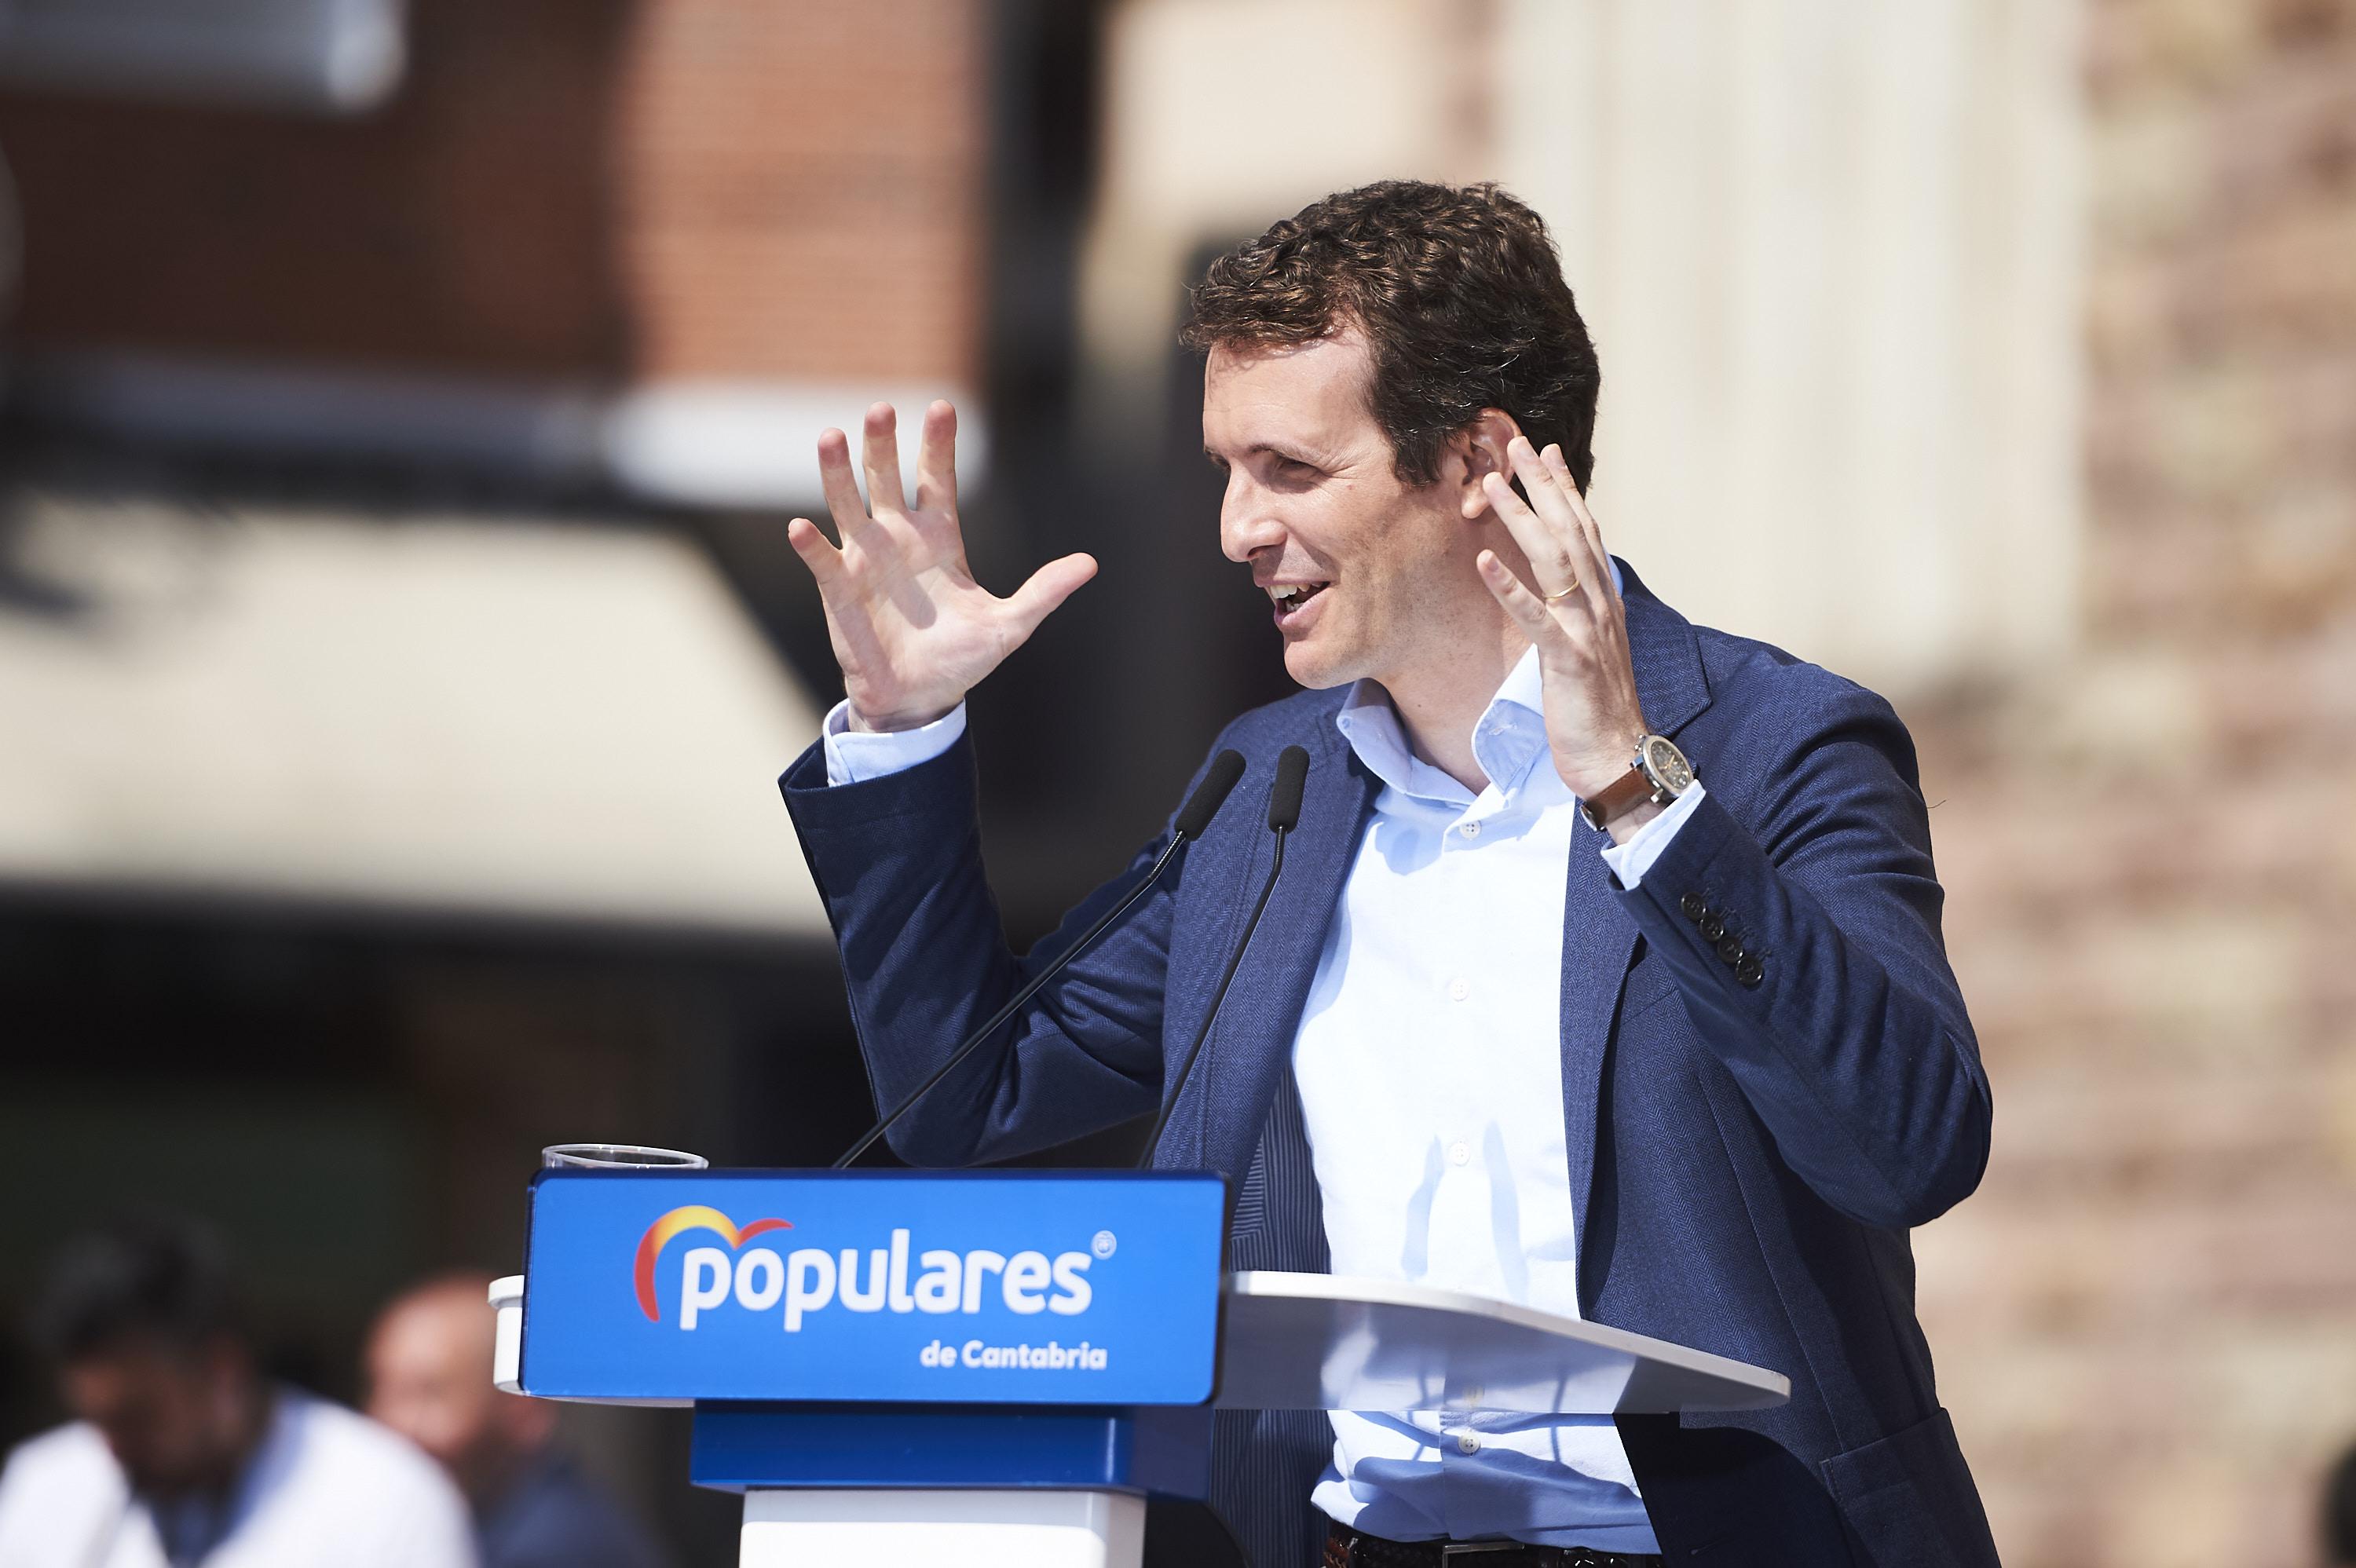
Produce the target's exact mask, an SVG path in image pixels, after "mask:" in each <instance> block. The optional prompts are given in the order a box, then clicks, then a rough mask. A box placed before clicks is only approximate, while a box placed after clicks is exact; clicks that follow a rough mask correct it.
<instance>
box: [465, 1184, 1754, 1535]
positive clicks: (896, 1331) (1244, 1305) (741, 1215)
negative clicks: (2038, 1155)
mask: <svg viewBox="0 0 2356 1568" xmlns="http://www.w3.org/2000/svg"><path fill="white" fill-rule="evenodd" d="M1225 1232H1226V1186H1225V1183H1224V1182H1223V1181H1222V1180H1221V1179H1219V1178H1217V1177H1216V1176H1214V1175H1210V1174H1205V1173H1173V1172H1126V1171H1123V1172H1066V1171H958V1172H926V1171H897V1170H884V1171H729V1170H680V1171H668V1170H645V1171H640V1170H591V1169H551V1170H542V1171H541V1172H540V1173H539V1175H538V1177H537V1178H536V1179H534V1181H533V1184H532V1189H531V1221H530V1232H529V1243H528V1246H527V1250H526V1254H525V1272H524V1273H523V1274H522V1275H519V1276H513V1277H510V1278H508V1279H503V1280H500V1281H498V1283H497V1284H496V1285H493V1286H492V1290H491V1302H492V1306H493V1307H495V1309H496V1310H497V1312H498V1341H497V1342H498V1363H497V1366H496V1369H495V1371H494V1374H493V1375H494V1379H495V1381H497V1382H498V1386H499V1387H500V1388H502V1389H505V1390H507V1391H509V1392H514V1393H523V1394H530V1395H533V1396H536V1397H540V1398H547V1399H560V1400H577V1401H586V1402H592V1403H613V1404H648V1405H691V1406H693V1407H694V1410H695V1423H694V1452H693V1458H692V1462H691V1467H690V1474H691V1477H692V1478H693V1479H694V1480H695V1481H696V1482H697V1483H698V1484H699V1485H702V1486H709V1487H715V1488H724V1489H729V1490H734V1491H741V1492H742V1493H743V1494H744V1535H743V1545H742V1556H741V1558H740V1562H741V1563H742V1564H743V1565H744V1568H787V1564H792V1565H794V1568H809V1565H811V1564H822V1563H862V1562H902V1561H905V1562H919V1561H925V1560H926V1559H927V1558H929V1557H931V1556H933V1555H934V1554H936V1553H939V1554H942V1555H944V1556H948V1555H951V1554H953V1556H954V1559H955V1560H957V1561H959V1562H965V1563H978V1564H998V1563H1005V1564H1008V1565H1010V1568H1011V1565H1013V1564H1018V1563H1019V1564H1023V1565H1026V1568H1137V1565H1138V1563H1139V1562H1140V1560H1141V1553H1142V1551H1143V1541H1144V1530H1145V1499H1147V1498H1148V1497H1149V1496H1162V1497H1169V1498H1174V1499H1190V1500H1201V1499H1204V1498H1205V1496H1206V1494H1207V1492H1208V1488H1209V1467H1210V1428H1211V1416H1212V1412H1213V1411H1214V1410H1215V1409H1220V1408H1246V1409H1307V1410H1377V1411H1421V1410H1439V1409H1447V1410H1468V1411H1475V1410H1495V1411H1515V1412H1522V1413H1564V1414H1584V1415H1598V1414H1612V1413H1674V1412H1680V1411H1730V1410H1758V1409H1763V1408H1766V1407H1769V1406H1772V1405H1777V1404H1781V1403H1783V1402H1784V1401H1785V1400H1786V1399H1788V1398H1789V1397H1790V1393H1791V1385H1790V1382H1789V1381H1788V1380H1786V1379H1785V1378H1784V1377H1783V1376H1782V1375H1781V1374H1779V1373H1776V1372H1772V1371H1765V1370H1763V1369H1762V1368H1758V1367H1753V1366H1749V1365H1746V1364H1744V1363H1742V1362H1740V1361H1734V1360H1727V1359H1726V1358H1724V1357H1720V1356H1713V1355H1709V1354H1707V1353H1705V1352H1702V1351H1699V1350H1693V1349H1686V1348H1685V1347H1682V1346H1678V1345H1673V1344H1670V1343H1667V1342H1665V1341H1664V1340H1659V1339H1648V1338H1646V1337H1644V1336H1643V1335H1638V1334H1631V1333H1628V1332H1625V1331H1623V1330H1621V1329H1617V1328H1607V1327H1605V1326H1603V1325H1601V1324H1596V1323H1586V1322H1581V1321H1579V1320H1577V1319H1573V1318H1565V1317H1554V1316H1552V1315H1550V1314H1547V1313H1544V1312H1538V1311H1534V1310H1532V1309H1530V1308H1527V1307H1517V1306H1515V1305H1513V1304H1511V1303H1507V1302H1499V1301H1490V1300H1484V1299H1483V1298H1480V1297H1477V1296H1463V1295H1460V1294H1457V1293H1455V1292H1451V1291H1444V1290H1435V1289H1430V1288H1427V1287H1424V1286H1420V1285H1405V1284H1399V1283H1395V1282H1388V1281H1376V1280H1354V1279H1347V1278H1339V1277H1335V1276H1332V1275H1298V1274H1280V1273H1267V1272H1258V1273H1243V1274H1235V1275H1225V1276H1223V1275H1222V1274H1221V1269H1220V1252H1221V1245H1222V1243H1223V1240H1224V1237H1225Z"/></svg>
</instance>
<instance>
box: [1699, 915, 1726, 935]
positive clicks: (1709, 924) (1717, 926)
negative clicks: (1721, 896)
mask: <svg viewBox="0 0 2356 1568" xmlns="http://www.w3.org/2000/svg"><path fill="white" fill-rule="evenodd" d="M1725 934H1726V922H1724V921H1722V920H1720V919H1719V918H1718V916H1717V915H1716V914H1714V913H1713V912H1710V911H1708V910H1704V911H1702V912H1701V939H1702V940H1703V941H1704V942H1716V941H1717V940H1718V939H1719V937H1721V936H1724V935H1725Z"/></svg>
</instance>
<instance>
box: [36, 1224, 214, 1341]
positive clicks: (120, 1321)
mask: <svg viewBox="0 0 2356 1568" xmlns="http://www.w3.org/2000/svg"><path fill="white" fill-rule="evenodd" d="M30 1328H31V1329H32V1339H33V1341H34V1342H35V1343H36V1344H37V1345H38V1346H39V1347H40V1348H41V1349H43V1350H45V1351H47V1352H48V1354H50V1355H51V1356H54V1357H56V1358H57V1359H58V1360H61V1361H69V1362H70V1361H76V1360H80V1359H82V1358H83V1357H85V1356H90V1355H96V1354H101V1353H103V1352H104V1351H105V1350H107V1349H109V1348H110V1347H112V1346H114V1345H116V1344H119V1343H121V1342H122V1341H123V1340H125V1339H132V1338H134V1337H143V1336H147V1337H154V1338H155V1339H162V1340H164V1341H166V1343H168V1344H171V1345H173V1346H175V1347H176V1348H178V1349H196V1348H198V1347H199V1346H201V1345H203V1344H205V1343H206V1342H207V1341H209V1340H211V1339H215V1338H217V1337H220V1336H227V1337H229V1338H231V1339H239V1340H241V1341H242V1340H243V1339H244V1338H245V1319H244V1314H243V1312H242V1311H241V1304H240V1302H239V1299H238V1295H237V1290H236V1287H235V1285H234V1284H233V1283H232V1280H231V1277H230V1268H229V1263H228V1259H227V1256H226V1255H225V1253H223V1252H222V1250H221V1245H220V1241H219V1240H218V1239H217V1238H216V1237H215V1236H214V1235H213V1233H212V1232H210V1231H209V1230H207V1229H205V1228H204V1227H202V1226H200V1225H197V1224H194V1223H192V1222H189V1221H183V1220H180V1219H177V1218H175V1217H171V1216H166V1215H160V1214H137V1215H126V1216H123V1217H122V1218H120V1219H117V1220H115V1221H112V1222H110V1223H108V1224H105V1225H102V1226H100V1227H99V1228H97V1229H95V1230H91V1231H87V1232H82V1233H81V1234H80V1235H78V1236H76V1237H74V1238H73V1239H72V1240H70V1241H69V1242H68V1243H66V1245H65V1247H64V1249H63V1250H62V1251H61V1252H60V1253H59V1255H58V1257H57V1259H56V1261H55V1263H54V1264H52V1266H51V1268H50V1270H49V1274H48V1279H47V1280H46V1281H45V1282H44V1283H43V1285H42V1288H41V1291H40V1295H39V1296H38V1297H37V1299H36V1301H35V1303H34V1306H33V1312H32V1321H31V1324H30Z"/></svg>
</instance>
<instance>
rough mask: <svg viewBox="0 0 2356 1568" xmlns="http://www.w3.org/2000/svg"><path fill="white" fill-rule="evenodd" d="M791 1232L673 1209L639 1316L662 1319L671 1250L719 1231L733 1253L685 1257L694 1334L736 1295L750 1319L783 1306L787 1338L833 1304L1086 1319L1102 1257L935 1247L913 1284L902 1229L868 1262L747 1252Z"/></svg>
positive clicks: (800, 1250) (684, 1322)
mask: <svg viewBox="0 0 2356 1568" xmlns="http://www.w3.org/2000/svg"><path fill="white" fill-rule="evenodd" d="M791 1229H793V1225H792V1223H791V1222H790V1221H785V1220H755V1221H751V1222H750V1223H748V1224H745V1225H744V1226H742V1227H739V1226H738V1225H737V1224H736V1223H735V1222H734V1221H732V1220H730V1219H729V1218H728V1216H727V1215H725V1214H723V1213H722V1212H721V1211H719V1210H717V1209H713V1208H711V1207H708V1206H706V1205H704V1204H700V1203H699V1204H691V1205H689V1206H688V1207H686V1208H682V1209H673V1210H671V1211H669V1213H666V1214H664V1215H662V1216H661V1217H660V1218H659V1219H658V1220H656V1221H655V1222H654V1223H653V1224H651V1225H649V1226H648V1227H647V1230H646V1234H644V1235H642V1236H640V1237H639V1238H638V1246H637V1260H636V1265H635V1267H634V1268H633V1270H632V1277H633V1283H634V1284H635V1285H636V1286H637V1298H638V1310H639V1311H641V1312H643V1313H645V1314H646V1316H647V1321H648V1322H649V1323H659V1322H661V1321H662V1307H661V1305H660V1303H659V1300H658V1299H657V1296H656V1289H655V1275H656V1271H657V1269H658V1268H659V1266H660V1264H661V1260H662V1252H663V1249H664V1247H665V1246H667V1245H668V1244H669V1243H670V1242H672V1241H673V1240H675V1239H676V1238H678V1237H680V1236H681V1235H684V1234H686V1233H687V1232H690V1231H699V1230H702V1231H712V1232H716V1233H717V1234H718V1235H719V1236H720V1237H721V1238H722V1239H723V1241H725V1242H726V1243H728V1247H727V1249H726V1250H723V1249H722V1248H719V1247H712V1246H701V1247H690V1248H688V1249H687V1250H686V1251H685V1252H683V1253H680V1260H679V1261H680V1275H679V1318H678V1326H679V1327H680V1328H684V1329H692V1328H695V1326H696V1323H697V1321H698V1320H699V1319H700V1318H701V1317H702V1316H703V1314H705V1313H707V1312H709V1311H712V1309H713V1308H715V1307H724V1306H726V1305H727V1303H728V1301H729V1300H730V1298H731V1297H734V1300H735V1302H736V1304H737V1305H738V1306H739V1307H744V1309H746V1310H747V1311H751V1312H766V1311H768V1310H769V1309H771V1308H772V1307H776V1305H777V1304H778V1303H779V1302H780V1301H783V1302H784V1304H785V1328H786V1332H787V1333H789V1334H791V1333H798V1332H799V1331H800V1328H801V1326H802V1319H803V1317H805V1316H807V1315H808V1314H809V1313H812V1312H817V1311H819V1310H821V1309H822V1308H824V1307H829V1306H831V1305H835V1304H840V1305H841V1307H843V1308H844V1309H845V1310H846V1311H851V1312H883V1311H886V1310H888V1311H892V1312H929V1313H944V1312H962V1313H966V1314H974V1313H979V1312H980V1311H981V1310H982V1304H983V1301H984V1299H985V1298H986V1297H987V1298H991V1299H993V1300H995V1301H996V1302H999V1303H1001V1304H1003V1305H1004V1307H1006V1309H1007V1310H1008V1311H1010V1312H1012V1313H1016V1314H1019V1315H1023V1316H1026V1317H1027V1316H1029V1315H1031V1314H1033V1313H1038V1312H1053V1313H1057V1314H1060V1315H1063V1316H1066V1317H1071V1316H1074V1315H1076V1314H1078V1313H1082V1312H1086V1311H1087V1309H1088V1303H1089V1301H1090V1299H1091V1298H1092V1296H1093V1294H1094V1293H1093V1292H1092V1291H1091V1289H1090V1287H1089V1285H1088V1281H1087V1271H1088V1265H1089V1264H1091V1263H1092V1262H1094V1261H1095V1258H1093V1257H1091V1256H1090V1253H1087V1252H1066V1253H1056V1254H1055V1255H1054V1256H1053V1257H1050V1256H1049V1255H1048V1254H1047V1253H1044V1252H1040V1251H1029V1250H1026V1251H1021V1252H1017V1253H1012V1255H1010V1254H1008V1253H999V1252H992V1251H991V1250H990V1249H989V1248H986V1247H977V1248H973V1249H971V1250H969V1251H966V1252H951V1251H948V1250H947V1249H945V1248H939V1249H932V1250H928V1251H926V1252H922V1253H914V1261H915V1263H916V1265H917V1269H918V1271H919V1272H918V1273H917V1274H916V1278H915V1279H914V1280H913V1282H912V1281H911V1280H910V1278H909V1263H910V1260H911V1254H912V1250H913V1249H912V1247H911V1245H910V1242H909V1232H907V1231H905V1230H895V1231H894V1232H892V1234H891V1242H890V1244H889V1245H888V1246H881V1247H874V1248H872V1249H867V1250H866V1252H865V1256H864V1258H863V1260H862V1249H860V1248H858V1247H844V1248H842V1249H841V1251H840V1252H839V1253H836V1252H830V1251H828V1250H826V1249H825V1248H822V1247H797V1248H795V1249H794V1250H793V1251H792V1252H790V1253H786V1254H785V1255H784V1256H779V1255H778V1254H777V1253H776V1252H775V1251H774V1250H773V1249H771V1248H768V1247H746V1246H745V1245H744V1243H746V1242H749V1241H751V1240H752V1239H753V1238H754V1237H755V1236H759V1235H764V1234H766V1233H767V1232H771V1231H789V1230H791ZM1111 1242H1112V1237H1111V1235H1110V1233H1109V1232H1098V1234H1097V1236H1096V1238H1095V1240H1094V1241H1093V1242H1092V1243H1091V1250H1092V1251H1093V1252H1094V1253H1095V1254H1096V1257H1109V1256H1110V1255H1111V1253H1112V1245H1111ZM862 1276H863V1280H864V1283H863V1284H862Z"/></svg>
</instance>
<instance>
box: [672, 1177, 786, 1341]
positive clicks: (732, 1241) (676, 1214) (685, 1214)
mask: <svg viewBox="0 0 2356 1568" xmlns="http://www.w3.org/2000/svg"><path fill="white" fill-rule="evenodd" d="M793 1228H794V1222H793V1221H791V1220H755V1221H753V1222H752V1223H751V1224H749V1225H747V1226H745V1227H744V1229H743V1230H741V1231H740V1230H738V1229H737V1228H736V1222H735V1221H734V1220H731V1219H730V1218H729V1217H728V1216H727V1215H725V1214H723V1213H722V1212H721V1211H719V1210H717V1209H714V1208H712V1207H711V1206H710V1205H708V1204H703V1203H691V1204H689V1205H688V1206H687V1207H685V1208H684V1209H674V1210H672V1211H670V1212H669V1213H668V1214H665V1215H664V1216H662V1218H660V1219H659V1220H657V1221H655V1222H654V1223H653V1224H651V1225H648V1227H647V1233H646V1234H645V1235H643V1236H640V1237H639V1238H638V1261H637V1267H636V1268H635V1269H633V1270H632V1271H631V1277H632V1280H633V1282H634V1283H635V1284H636V1285H637V1288H638V1310H639V1311H641V1312H643V1313H645V1314H646V1315H647V1321H648V1322H649V1323H659V1322H661V1321H662V1309H661V1308H660V1307H657V1306H656V1305H655V1263H656V1260H657V1259H659V1258H660V1257H661V1256H662V1250H663V1248H664V1247H665V1246H666V1245H668V1244H669V1242H670V1241H671V1239H672V1238H673V1237H675V1236H679V1235H681V1234H683V1233H684V1232H689V1231H717V1232H720V1233H721V1234H722V1235H723V1236H725V1237H727V1238H728V1244H729V1245H730V1246H732V1247H741V1246H743V1245H744V1243H746V1242H749V1241H751V1240H752V1239H753V1238H754V1237H755V1236H760V1235H766V1234H767V1233H768V1232H771V1231H790V1230H792V1229H793ZM699 1250H710V1251H714V1252H716V1251H718V1249H717V1248H712V1249H699ZM764 1250H766V1249H764ZM690 1255H691V1256H692V1255H693V1254H692V1253H691V1254H690ZM720 1255H721V1256H723V1257H725V1256H726V1255H727V1254H726V1253H721V1254H720ZM769 1255H770V1257H772V1258H775V1257H776V1253H769Z"/></svg>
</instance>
